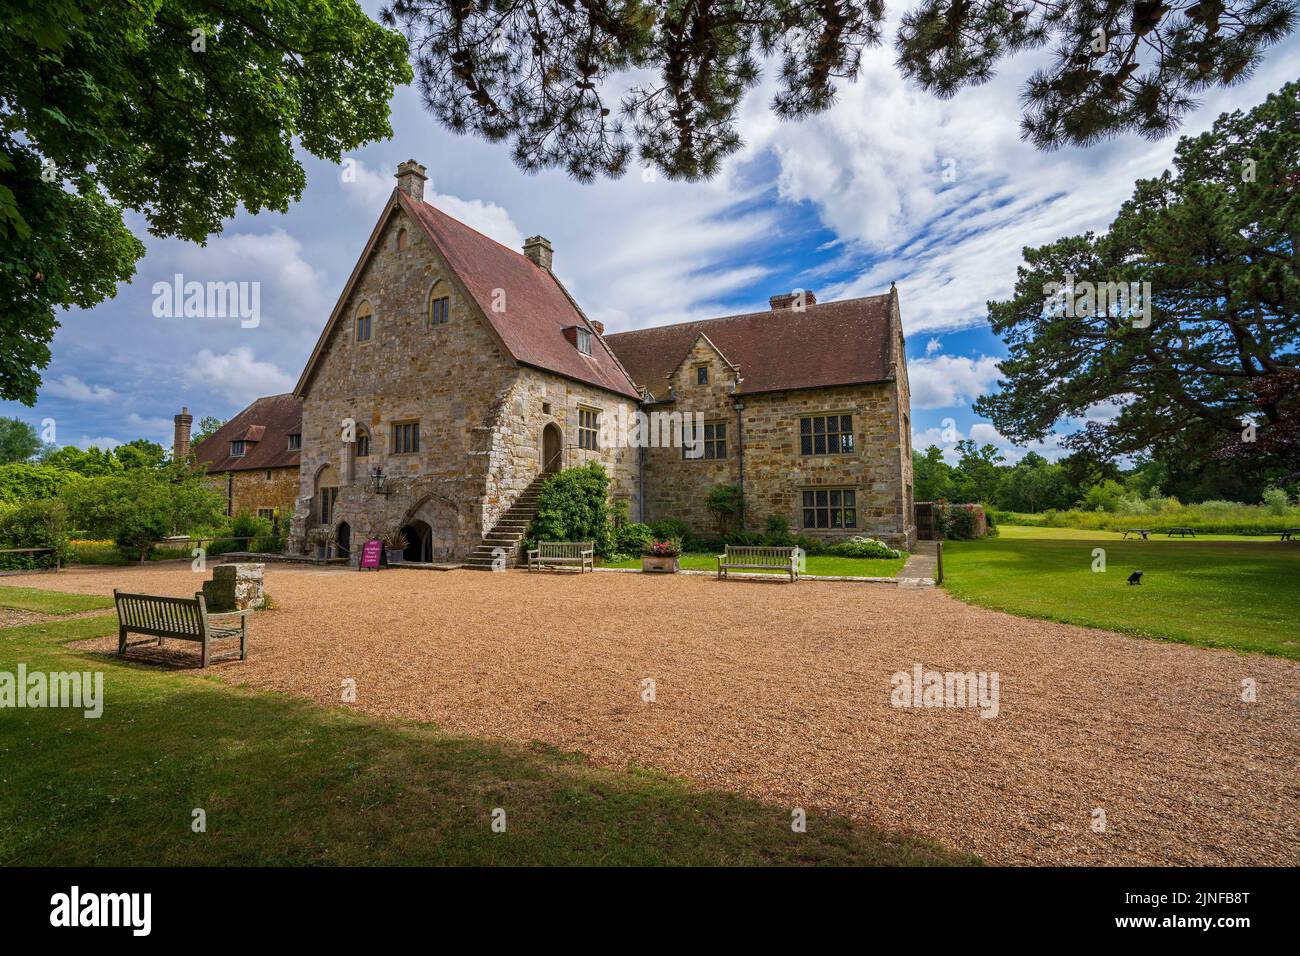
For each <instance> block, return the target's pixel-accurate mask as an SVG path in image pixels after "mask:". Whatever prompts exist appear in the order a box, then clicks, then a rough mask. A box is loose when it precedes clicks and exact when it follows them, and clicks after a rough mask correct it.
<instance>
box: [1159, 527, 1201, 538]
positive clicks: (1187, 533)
mask: <svg viewBox="0 0 1300 956" xmlns="http://www.w3.org/2000/svg"><path fill="white" fill-rule="evenodd" d="M1174 535H1178V537H1180V538H1187V537H1192V538H1195V537H1196V530H1195V529H1194V528H1170V529H1169V533H1168V534H1167V535H1165V537H1167V538H1172V537H1173V536H1174Z"/></svg>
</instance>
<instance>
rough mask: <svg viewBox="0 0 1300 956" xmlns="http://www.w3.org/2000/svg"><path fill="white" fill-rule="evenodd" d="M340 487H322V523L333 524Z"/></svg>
mask: <svg viewBox="0 0 1300 956" xmlns="http://www.w3.org/2000/svg"><path fill="white" fill-rule="evenodd" d="M338 497H339V490H338V488H333V487H331V488H322V489H321V490H320V523H321V524H331V523H332V520H331V519H332V518H333V517H334V502H335V501H337V500H338Z"/></svg>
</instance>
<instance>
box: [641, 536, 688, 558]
mask: <svg viewBox="0 0 1300 956" xmlns="http://www.w3.org/2000/svg"><path fill="white" fill-rule="evenodd" d="M681 553H682V546H681V545H680V544H679V543H677V542H676V541H673V540H672V539H671V538H670V539H668V540H667V541H652V542H650V544H649V545H648V546H647V547H646V549H645V555H646V557H648V558H675V557H678V556H679V555H680V554H681Z"/></svg>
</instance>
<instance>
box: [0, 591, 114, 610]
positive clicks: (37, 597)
mask: <svg viewBox="0 0 1300 956" xmlns="http://www.w3.org/2000/svg"><path fill="white" fill-rule="evenodd" d="M112 606H113V599H112V598H107V597H103V596H101V595H98V594H61V593H59V592H58V591H46V590H43V589H41V588H12V587H0V607H12V608H17V609H18V610H20V611H36V612H38V613H41V614H75V613H76V612H78V611H93V610H95V609H96V608H104V607H112Z"/></svg>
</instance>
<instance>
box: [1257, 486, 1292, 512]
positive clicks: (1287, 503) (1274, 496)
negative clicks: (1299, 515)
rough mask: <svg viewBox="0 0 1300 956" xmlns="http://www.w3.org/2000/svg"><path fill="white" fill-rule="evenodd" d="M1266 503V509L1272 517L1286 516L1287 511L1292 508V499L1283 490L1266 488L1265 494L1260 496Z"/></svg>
mask: <svg viewBox="0 0 1300 956" xmlns="http://www.w3.org/2000/svg"><path fill="white" fill-rule="evenodd" d="M1260 499H1261V500H1262V501H1263V502H1264V507H1265V509H1267V511H1268V513H1269V514H1271V515H1284V514H1286V513H1287V509H1288V508H1290V507H1291V499H1290V498H1289V497H1287V493H1286V492H1285V491H1284V490H1282V489H1281V488H1265V489H1264V494H1263V495H1261V496H1260Z"/></svg>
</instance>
